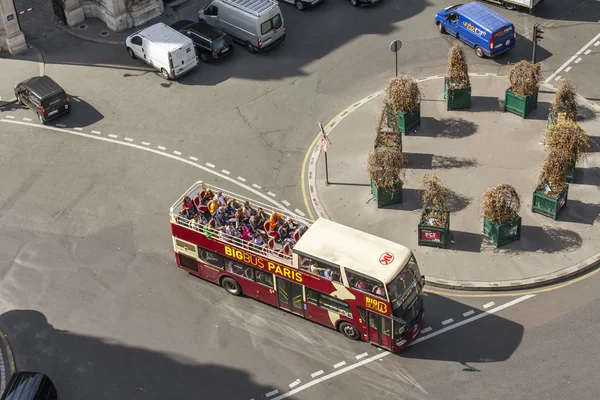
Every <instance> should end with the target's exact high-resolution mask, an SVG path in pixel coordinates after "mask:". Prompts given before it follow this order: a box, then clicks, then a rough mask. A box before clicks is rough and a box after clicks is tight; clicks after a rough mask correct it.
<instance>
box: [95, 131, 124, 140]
mask: <svg viewBox="0 0 600 400" xmlns="http://www.w3.org/2000/svg"><path fill="white" fill-rule="evenodd" d="M98 134H100V133H99V132H98ZM108 137H109V138H113V139H116V138H118V137H119V135H113V134H112V133H109V134H108Z"/></svg>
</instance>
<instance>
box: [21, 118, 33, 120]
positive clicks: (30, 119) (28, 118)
mask: <svg viewBox="0 0 600 400" xmlns="http://www.w3.org/2000/svg"><path fill="white" fill-rule="evenodd" d="M23 121H31V118H23Z"/></svg>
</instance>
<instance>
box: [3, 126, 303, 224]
mask: <svg viewBox="0 0 600 400" xmlns="http://www.w3.org/2000/svg"><path fill="white" fill-rule="evenodd" d="M0 122H4V123H9V124H14V125H24V126H29V127H32V128H38V129H46V130H49V131H55V132H58V133H63V134H65V133H66V134H69V135H73V136H79V137H82V138H87V139H94V140H100V141H102V142H107V143H113V144H116V145H120V146H126V147H130V148H132V149H137V150H143V151H146V152H149V153H153V154H156V155H159V156H163V157H167V158H170V159H172V160H175V161H179V162H182V163H184V164H187V165H189V166H192V167H195V168H198V169H201V170H202V171H204V172H207V173H209V174H213V175H215V176H218V177H219V178H221V179H223V180H226V181H228V182H230V183H233V184H235V185H237V186H239V187H241V188H242V189H244V190H246V191H248V192H250V193H253V194H255V195H256V196H258V197H260V198H262V199H264V200H266V201H267V202H269V203H271V204H273V205H274V206H275V207H277V208H281V209H282V210H283V211H285V212H287V213H289V214H293V211H291V210H289V209H287V208H286V207H285V206H284V205H283V204H281V203H279V202H278V201H276V200H273V199H272V198H271V197H269V196H267V195H266V194H264V193H262V192H259V191H258V190H255V189H253V188H251V187H250V186H248V185H245V184H243V183H240V182H238V181H236V180H235V179H233V178H230V177H228V176H226V175H223V174H220V173H218V172H216V171H214V170H211V169H209V168H206V167H205V166H203V165H200V164H197V163H194V162H192V161H189V160H186V159H185V158H181V157H177V156H174V155H171V154H169V153H164V152H160V151H158V150H155V149H152V148H148V147H143V146H140V145H137V144H135V143H126V142H123V141H119V140H113V139H109V138H107V137H102V136H92V135H90V134H87V133H83V132H76V131H71V130H68V129H60V128H55V127H53V126H47V125H39V124H34V123H29V122H21V121H11V120H8V119H0ZM232 194H235V193H232Z"/></svg>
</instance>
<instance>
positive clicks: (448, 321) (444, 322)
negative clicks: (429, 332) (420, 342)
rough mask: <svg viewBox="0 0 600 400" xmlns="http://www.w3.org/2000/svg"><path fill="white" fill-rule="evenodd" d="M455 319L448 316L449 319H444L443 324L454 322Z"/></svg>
mask: <svg viewBox="0 0 600 400" xmlns="http://www.w3.org/2000/svg"><path fill="white" fill-rule="evenodd" d="M453 322H454V320H453V319H452V318H448V319H447V320H444V321H442V325H448V324H451V323H453Z"/></svg>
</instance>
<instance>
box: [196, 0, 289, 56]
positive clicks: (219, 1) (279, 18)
mask: <svg viewBox="0 0 600 400" xmlns="http://www.w3.org/2000/svg"><path fill="white" fill-rule="evenodd" d="M198 18H199V19H200V20H201V21H206V23H207V24H209V25H210V26H212V27H214V28H217V29H220V30H222V31H223V32H225V33H227V34H228V35H230V36H231V37H233V39H234V40H235V41H237V42H239V43H241V44H243V45H244V46H245V47H246V49H248V51H249V52H251V53H256V52H262V51H265V50H268V49H270V48H272V47H273V46H275V45H277V44H279V43H281V42H283V41H284V40H285V24H284V22H283V15H281V10H280V9H279V5H278V4H277V3H276V2H274V1H271V0H255V1H252V2H248V1H247V0H212V1H211V3H210V4H209V5H208V6H206V7H205V8H204V9H203V10H200V11H198Z"/></svg>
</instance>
